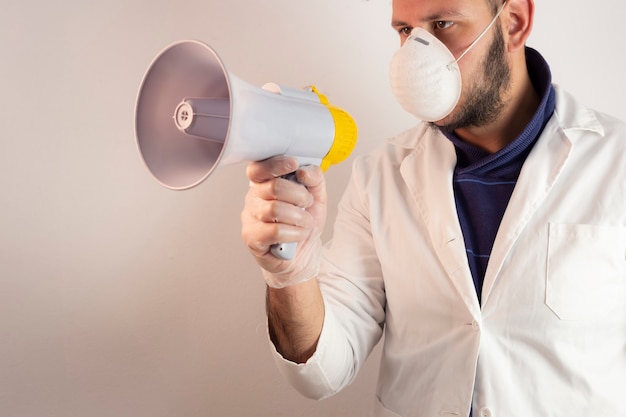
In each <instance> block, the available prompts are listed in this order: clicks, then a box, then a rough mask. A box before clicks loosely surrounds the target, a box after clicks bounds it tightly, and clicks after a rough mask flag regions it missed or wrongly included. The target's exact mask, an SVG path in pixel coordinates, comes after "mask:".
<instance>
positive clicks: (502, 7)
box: [448, 0, 508, 69]
mask: <svg viewBox="0 0 626 417" xmlns="http://www.w3.org/2000/svg"><path fill="white" fill-rule="evenodd" d="M507 1H508V0H505V1H504V3H502V6H500V8H499V9H498V11H497V12H496V15H495V16H494V17H493V19H491V22H489V24H488V25H487V27H486V28H485V29H484V30H483V31H482V32H481V33H480V35H478V37H477V38H476V39H474V42H472V43H471V44H470V46H468V47H467V48H466V49H465V51H463V53H462V54H461V55H460V56H459V57H458V58H457V59H456V60H454V61H452V62H451V63H449V64H448V69H450V67H451V66H452V65H454V64H457V63H458V62H459V61H460V60H461V58H463V57H464V56H465V54H467V53H468V52H469V51H470V49H472V48H473V47H474V45H476V44H477V43H478V41H479V40H481V39H482V37H483V36H485V34H486V33H487V32H489V29H491V27H492V26H493V25H494V23H496V20H498V16H500V13H502V10H504V6H506V3H507Z"/></svg>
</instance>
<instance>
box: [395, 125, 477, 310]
mask: <svg viewBox="0 0 626 417" xmlns="http://www.w3.org/2000/svg"><path fill="white" fill-rule="evenodd" d="M418 135H419V133H418ZM420 136H421V140H419V141H418V142H417V144H416V146H415V148H414V149H413V150H412V151H411V152H410V153H409V154H408V155H407V156H406V157H405V159H404V160H403V162H402V165H401V167H400V172H401V174H402V177H403V179H404V181H405V183H406V185H407V186H408V188H409V190H410V192H411V195H412V196H413V198H414V200H415V203H416V204H417V207H418V210H419V214H420V215H421V217H422V218H423V220H424V223H425V224H426V227H427V229H428V233H429V235H430V240H431V242H432V246H433V249H434V251H435V253H436V255H437V257H438V258H439V260H440V262H441V265H442V266H443V267H444V269H445V270H446V273H447V275H448V278H449V279H450V280H452V282H453V283H454V286H455V287H456V289H457V290H458V293H459V295H460V297H461V299H462V300H463V301H464V302H465V304H466V305H467V307H468V309H469V310H470V312H471V313H472V315H473V316H474V317H475V318H477V319H478V318H479V316H480V305H479V303H478V297H477V296H476V290H475V289H474V283H473V280H472V276H471V272H470V269H469V266H468V262H467V254H466V252H465V244H464V241H463V233H462V231H461V226H460V224H459V221H458V215H457V212H456V206H455V203H454V192H453V189H452V174H453V170H454V166H455V165H456V153H455V151H454V145H453V144H452V143H451V142H450V141H449V140H447V139H446V138H445V137H444V136H443V135H442V134H440V133H436V132H435V131H432V130H428V129H425V131H423V132H422V134H421V135H420Z"/></svg>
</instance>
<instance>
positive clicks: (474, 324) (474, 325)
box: [472, 320, 480, 330]
mask: <svg viewBox="0 0 626 417" xmlns="http://www.w3.org/2000/svg"><path fill="white" fill-rule="evenodd" d="M472 328H473V329H474V330H478V329H480V325H479V324H478V322H477V321H476V320H473V321H472Z"/></svg>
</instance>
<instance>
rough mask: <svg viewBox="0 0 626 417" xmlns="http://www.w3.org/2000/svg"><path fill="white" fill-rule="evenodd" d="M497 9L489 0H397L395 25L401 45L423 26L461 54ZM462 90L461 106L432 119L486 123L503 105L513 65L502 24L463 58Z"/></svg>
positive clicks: (446, 123)
mask: <svg viewBox="0 0 626 417" xmlns="http://www.w3.org/2000/svg"><path fill="white" fill-rule="evenodd" d="M492 18H493V9H492V7H491V6H490V4H489V2H488V1H487V0H482V1H476V0H474V1H472V0H449V1H445V2H442V1H441V0H394V1H393V18H392V26H393V27H394V29H395V30H396V31H398V33H399V35H400V41H401V43H402V44H404V42H405V41H406V39H407V37H408V36H409V34H410V32H411V30H412V29H414V28H416V27H421V28H423V29H425V30H428V31H429V32H430V33H432V34H433V35H434V36H436V37H437V38H438V39H439V40H440V41H441V42H442V43H443V44H444V45H446V46H447V47H448V49H449V50H450V52H452V54H453V55H454V56H455V57H459V56H460V55H461V54H462V53H463V52H464V51H465V50H466V49H467V47H468V46H469V45H470V44H471V43H472V42H473V41H474V40H475V39H476V38H477V37H478V35H479V34H480V33H481V32H482V31H483V30H484V29H485V28H486V27H487V25H488V24H489V22H490V21H491V19H492ZM458 64H459V68H460V70H461V77H462V79H463V90H462V92H461V98H460V100H459V103H458V104H457V106H456V108H455V109H454V110H453V111H452V113H451V114H450V115H448V116H447V117H446V118H444V119H442V120H440V121H437V122H435V123H433V124H435V125H437V126H439V127H440V128H442V129H445V130H449V131H452V130H455V129H459V128H464V127H470V126H484V125H486V124H488V123H490V122H492V121H493V120H495V119H496V118H497V117H498V115H499V114H500V111H501V110H502V108H503V106H504V99H503V94H504V93H505V92H506V90H507V89H508V86H509V80H510V69H509V64H508V61H507V56H506V49H505V45H504V39H503V37H502V31H501V29H500V26H499V25H498V24H497V22H496V24H495V25H494V27H492V28H491V29H490V31H489V32H488V33H487V34H486V35H485V36H484V37H483V38H482V39H481V40H480V41H479V42H478V43H477V44H476V45H475V46H474V47H473V48H472V49H471V50H470V51H469V52H468V53H467V55H465V56H464V57H463V59H461V60H460V61H459V63H458Z"/></svg>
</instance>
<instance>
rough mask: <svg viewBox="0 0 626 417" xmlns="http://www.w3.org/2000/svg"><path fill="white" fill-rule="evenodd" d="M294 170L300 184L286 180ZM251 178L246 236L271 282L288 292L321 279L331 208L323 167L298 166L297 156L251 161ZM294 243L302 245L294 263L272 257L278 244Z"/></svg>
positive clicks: (244, 226) (245, 215)
mask: <svg viewBox="0 0 626 417" xmlns="http://www.w3.org/2000/svg"><path fill="white" fill-rule="evenodd" d="M296 168H297V170H296ZM294 171H296V178H297V180H298V183H296V182H293V181H289V180H287V179H285V178H281V176H283V175H286V174H289V173H292V172H294ZM247 174H248V178H249V180H250V189H249V191H248V194H247V195H246V200H245V206H244V209H243V212H242V213H241V223H242V229H241V236H242V239H243V241H244V243H245V244H246V245H247V246H248V249H249V250H250V252H251V253H252V255H253V256H254V258H255V260H256V261H257V263H258V264H259V266H260V267H261V268H262V270H263V277H264V278H265V282H266V283H267V285H269V286H270V287H273V288H284V287H287V286H290V285H295V284H298V283H301V282H304V281H307V280H309V279H312V278H315V277H316V276H317V274H318V273H319V268H320V263H321V257H322V240H321V234H322V230H323V228H324V224H325V222H326V210H327V194H326V181H325V178H324V174H323V172H322V170H321V168H319V167H317V166H314V165H307V166H303V167H299V168H298V161H297V160H296V159H295V158H290V157H285V156H277V157H274V158H270V159H268V160H265V161H260V162H252V163H250V164H249V165H248V169H247ZM288 242H298V248H297V251H296V254H295V256H294V258H293V259H291V260H282V259H279V258H277V257H275V256H274V255H273V254H272V253H271V251H270V249H271V246H272V245H273V244H275V243H288Z"/></svg>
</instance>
